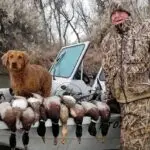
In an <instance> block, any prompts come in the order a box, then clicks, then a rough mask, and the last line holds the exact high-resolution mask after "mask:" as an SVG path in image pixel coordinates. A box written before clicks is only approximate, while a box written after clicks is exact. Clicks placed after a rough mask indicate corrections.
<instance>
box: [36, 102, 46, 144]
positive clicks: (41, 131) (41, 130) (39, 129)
mask: <svg viewBox="0 0 150 150" xmlns="http://www.w3.org/2000/svg"><path fill="white" fill-rule="evenodd" d="M46 120H47V115H46V110H45V108H44V106H43V104H42V105H41V106H40V119H39V125H38V127H37V134H38V135H39V136H40V137H41V138H42V140H43V142H44V143H45V133H46V126H45V122H46Z"/></svg>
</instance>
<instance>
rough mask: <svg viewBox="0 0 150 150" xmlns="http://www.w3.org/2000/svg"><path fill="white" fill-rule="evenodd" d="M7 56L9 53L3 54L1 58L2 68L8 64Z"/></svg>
mask: <svg viewBox="0 0 150 150" xmlns="http://www.w3.org/2000/svg"><path fill="white" fill-rule="evenodd" d="M8 54H9V52H7V53H5V54H4V55H3V56H2V57H1V60H2V64H3V65H4V66H7V63H8Z"/></svg>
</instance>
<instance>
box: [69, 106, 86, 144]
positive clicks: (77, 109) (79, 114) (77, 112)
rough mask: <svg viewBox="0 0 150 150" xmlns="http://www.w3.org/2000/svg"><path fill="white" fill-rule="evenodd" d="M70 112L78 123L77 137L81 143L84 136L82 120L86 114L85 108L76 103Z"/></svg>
mask: <svg viewBox="0 0 150 150" xmlns="http://www.w3.org/2000/svg"><path fill="white" fill-rule="evenodd" d="M70 114H71V116H72V117H73V118H74V121H75V123H76V137H77V139H78V141H79V144H80V143H81V137H82V122H83V118H84V116H85V109H84V108H83V106H82V105H81V104H75V106H74V107H72V108H70Z"/></svg>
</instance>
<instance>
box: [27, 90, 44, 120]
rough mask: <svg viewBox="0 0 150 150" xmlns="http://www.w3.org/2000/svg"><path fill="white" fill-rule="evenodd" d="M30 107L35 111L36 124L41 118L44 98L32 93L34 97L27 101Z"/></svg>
mask: <svg viewBox="0 0 150 150" xmlns="http://www.w3.org/2000/svg"><path fill="white" fill-rule="evenodd" d="M27 101H28V103H29V106H30V107H31V108H32V109H33V110H34V113H35V122H36V121H39V118H40V106H41V105H42V103H43V97H42V96H41V95H39V94H36V93H32V97H29V98H28V99H27Z"/></svg>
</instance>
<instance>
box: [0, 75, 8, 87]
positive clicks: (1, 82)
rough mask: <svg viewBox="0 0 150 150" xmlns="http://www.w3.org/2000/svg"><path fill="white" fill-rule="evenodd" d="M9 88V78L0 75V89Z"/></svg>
mask: <svg viewBox="0 0 150 150" xmlns="http://www.w3.org/2000/svg"><path fill="white" fill-rule="evenodd" d="M8 87H10V86H9V76H8V75H3V74H0V88H8Z"/></svg>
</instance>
